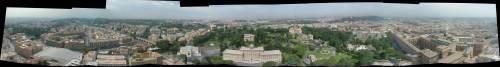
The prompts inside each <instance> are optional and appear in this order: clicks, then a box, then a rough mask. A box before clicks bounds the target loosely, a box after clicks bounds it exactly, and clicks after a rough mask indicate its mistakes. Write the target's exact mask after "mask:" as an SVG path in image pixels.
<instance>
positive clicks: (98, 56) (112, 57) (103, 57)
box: [97, 55, 125, 60]
mask: <svg viewBox="0 0 500 67" xmlns="http://www.w3.org/2000/svg"><path fill="white" fill-rule="evenodd" d="M97 59H108V60H120V59H125V56H123V55H97Z"/></svg>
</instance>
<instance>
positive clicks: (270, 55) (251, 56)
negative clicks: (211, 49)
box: [223, 47, 282, 64]
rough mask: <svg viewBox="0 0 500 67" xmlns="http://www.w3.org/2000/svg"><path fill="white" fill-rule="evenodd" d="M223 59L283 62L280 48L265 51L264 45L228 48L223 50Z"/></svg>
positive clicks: (241, 61) (251, 62) (245, 61)
mask: <svg viewBox="0 0 500 67" xmlns="http://www.w3.org/2000/svg"><path fill="white" fill-rule="evenodd" d="M223 60H231V61H233V62H239V63H249V64H253V63H265V62H268V61H273V62H277V63H281V61H282V57H281V52H280V51H279V50H269V51H264V48H263V47H257V48H247V47H241V48H240V49H239V50H230V49H226V50H224V51H223Z"/></svg>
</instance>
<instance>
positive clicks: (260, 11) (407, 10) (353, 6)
mask: <svg viewBox="0 0 500 67" xmlns="http://www.w3.org/2000/svg"><path fill="white" fill-rule="evenodd" d="M325 16H329V17H331V16H333V17H336V16H337V17H338V16H382V17H496V4H473V3H420V4H396V3H311V4H280V5H210V6H208V7H179V2H178V1H148V0H107V4H106V9H92V8H73V9H47V8H20V7H8V8H7V13H6V17H7V18H9V17H42V18H122V19H256V18H294V17H325Z"/></svg>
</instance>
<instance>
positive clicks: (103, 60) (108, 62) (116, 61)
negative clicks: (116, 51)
mask: <svg viewBox="0 0 500 67" xmlns="http://www.w3.org/2000/svg"><path fill="white" fill-rule="evenodd" d="M96 62H97V64H127V61H126V60H109V59H97V61H96Z"/></svg>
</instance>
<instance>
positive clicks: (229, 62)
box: [224, 60, 234, 65]
mask: <svg viewBox="0 0 500 67" xmlns="http://www.w3.org/2000/svg"><path fill="white" fill-rule="evenodd" d="M224 64H228V65H233V64H234V63H233V61H231V60H224Z"/></svg>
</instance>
